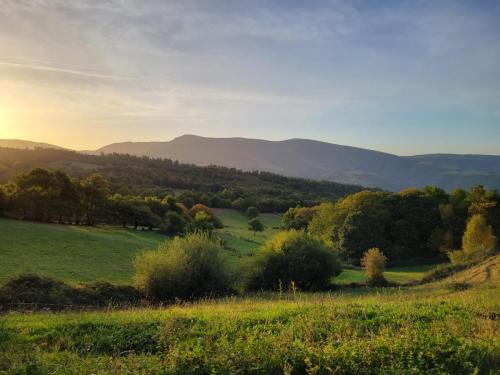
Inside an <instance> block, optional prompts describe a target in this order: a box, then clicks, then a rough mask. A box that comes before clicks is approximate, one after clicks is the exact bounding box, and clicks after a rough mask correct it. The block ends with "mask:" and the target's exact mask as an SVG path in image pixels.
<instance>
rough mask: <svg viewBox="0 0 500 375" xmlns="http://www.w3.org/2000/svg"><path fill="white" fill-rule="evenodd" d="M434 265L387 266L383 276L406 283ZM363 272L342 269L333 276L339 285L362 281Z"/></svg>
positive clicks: (418, 277) (420, 275)
mask: <svg viewBox="0 0 500 375" xmlns="http://www.w3.org/2000/svg"><path fill="white" fill-rule="evenodd" d="M434 267H436V264H426V265H421V266H407V267H394V268H389V269H388V270H387V271H386V272H385V273H384V276H385V278H386V279H387V280H388V281H391V282H394V283H399V284H406V283H409V282H412V281H416V280H419V279H421V278H422V276H423V275H424V274H425V273H427V272H428V271H430V270H431V269H433V268H434ZM364 282H365V274H364V272H363V270H361V269H344V270H343V271H342V273H341V274H340V275H339V276H337V277H336V278H335V283H336V284H340V285H345V284H350V283H364Z"/></svg>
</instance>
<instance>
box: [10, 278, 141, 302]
mask: <svg viewBox="0 0 500 375" xmlns="http://www.w3.org/2000/svg"><path fill="white" fill-rule="evenodd" d="M142 298H143V295H142V294H141V293H140V292H139V291H138V290H136V289H135V288H133V287H131V286H126V285H113V284H110V283H106V282H97V283H93V284H88V285H79V286H71V285H68V284H66V283H63V282H62V281H58V280H54V279H51V278H48V277H40V276H37V275H21V276H19V277H16V278H14V279H12V280H10V281H8V282H7V283H6V284H5V285H4V286H2V287H1V288H0V307H2V306H3V307H10V308H11V307H16V308H18V309H19V308H21V307H23V304H28V305H31V306H25V307H26V308H30V309H41V308H50V309H53V310H58V309H67V308H70V307H72V306H74V307H81V306H83V307H85V306H87V307H99V306H107V305H110V304H111V305H113V306H117V305H130V304H134V303H137V302H139V301H140V300H141V299H142ZM12 305H14V306H12Z"/></svg>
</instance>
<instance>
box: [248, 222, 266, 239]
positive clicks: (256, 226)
mask: <svg viewBox="0 0 500 375" xmlns="http://www.w3.org/2000/svg"><path fill="white" fill-rule="evenodd" d="M248 230H251V231H252V232H253V234H254V236H255V234H256V233H257V232H263V231H264V224H262V221H260V220H259V219H257V218H254V219H252V220H250V221H249V222H248Z"/></svg>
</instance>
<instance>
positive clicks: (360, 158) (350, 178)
mask: <svg viewBox="0 0 500 375" xmlns="http://www.w3.org/2000/svg"><path fill="white" fill-rule="evenodd" d="M97 152H98V153H101V152H102V153H113V152H117V153H129V154H132V155H147V156H152V157H165V158H170V159H175V160H179V161H181V162H185V163H193V164H197V165H208V164H216V165H223V166H227V167H234V168H239V169H243V170H264V171H269V172H273V173H278V174H282V175H285V176H295V177H304V178H311V179H316V180H328V181H336V182H340V183H346V184H356V185H362V186H368V187H379V188H383V189H387V190H394V191H398V190H401V189H404V188H408V187H423V186H425V185H436V186H440V187H442V188H444V189H446V190H452V189H453V188H457V187H461V188H469V187H471V186H474V185H478V184H482V185H485V186H487V187H490V188H498V187H500V156H487V155H445V154H443V155H422V156H412V157H401V156H397V155H392V154H388V153H383V152H378V151H372V150H366V149H362V148H356V147H349V146H340V145H336V144H331V143H326V142H319V141H313V140H307V139H289V140H285V141H277V142H273V141H265V140H258V139H245V138H204V137H199V136H194V135H184V136H181V137H178V138H175V139H174V140H172V141H170V142H126V143H116V144H112V145H108V146H105V147H103V148H101V149H99V150H97Z"/></svg>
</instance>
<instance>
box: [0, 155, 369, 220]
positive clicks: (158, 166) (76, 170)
mask: <svg viewBox="0 0 500 375" xmlns="http://www.w3.org/2000/svg"><path fill="white" fill-rule="evenodd" d="M36 167H43V168H52V169H60V170H63V171H65V172H67V173H68V174H69V175H71V176H74V177H80V178H81V177H85V176H88V175H89V174H92V173H95V172H99V173H101V174H102V175H103V176H104V177H105V178H106V179H107V180H108V181H109V182H110V185H111V192H112V193H114V192H121V193H130V192H131V193H134V194H136V195H142V194H148V195H165V194H171V193H172V192H176V193H179V192H180V193H182V192H185V191H187V190H189V191H191V192H194V193H196V194H198V195H203V194H204V195H205V197H204V199H212V198H214V196H215V195H217V196H218V199H223V200H230V201H234V200H235V199H238V198H240V197H243V198H245V199H250V200H251V203H252V205H256V204H257V203H258V202H260V204H259V206H260V207H261V208H262V211H268V212H273V211H284V210H286V209H288V208H289V207H294V206H296V205H297V204H302V205H303V204H312V203H317V202H319V201H322V200H325V199H337V198H340V197H344V196H346V195H348V194H351V193H354V192H358V191H360V190H362V189H363V188H362V187H360V186H354V185H345V184H338V183H334V182H326V181H312V180H306V179H301V178H291V177H284V176H280V175H276V174H272V173H268V172H243V171H241V170H236V169H229V168H225V167H217V166H205V167H199V166H195V165H189V164H181V163H178V162H177V161H172V160H169V159H152V158H148V157H136V156H130V155H117V154H114V155H88V154H82V153H77V152H74V151H67V150H55V149H36V150H25V149H23V150H21V149H12V148H0V184H2V183H6V182H7V181H8V180H9V179H10V178H12V177H13V176H15V175H17V174H19V173H23V172H28V171H30V170H31V169H33V168H36ZM201 198H203V197H200V199H201ZM221 203H224V202H219V204H217V205H213V206H216V207H226V206H225V205H223V204H221ZM230 203H231V202H229V206H230ZM207 204H210V203H207Z"/></svg>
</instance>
